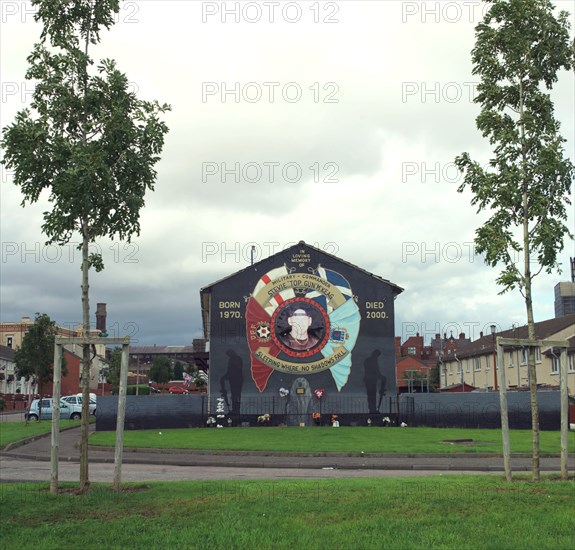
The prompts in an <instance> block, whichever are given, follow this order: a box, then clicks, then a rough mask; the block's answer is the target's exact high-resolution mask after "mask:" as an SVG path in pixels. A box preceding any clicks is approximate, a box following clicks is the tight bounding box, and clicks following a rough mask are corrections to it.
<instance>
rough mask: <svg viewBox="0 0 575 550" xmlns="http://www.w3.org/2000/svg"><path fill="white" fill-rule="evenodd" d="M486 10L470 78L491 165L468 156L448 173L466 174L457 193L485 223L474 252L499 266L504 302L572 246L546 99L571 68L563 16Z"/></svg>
mask: <svg viewBox="0 0 575 550" xmlns="http://www.w3.org/2000/svg"><path fill="white" fill-rule="evenodd" d="M488 3H489V4H491V6H490V9H489V10H488V12H487V13H486V15H485V17H484V20H483V21H482V22H481V23H480V24H479V25H477V27H476V29H475V30H476V44H475V48H474V49H473V51H472V60H473V63H474V67H473V74H476V75H479V76H480V77H481V82H480V84H479V85H478V88H477V90H478V94H477V97H476V100H475V101H476V102H477V103H479V104H480V105H481V112H480V114H479V116H478V117H477V120H476V122H477V128H478V129H479V130H480V131H481V133H482V134H483V136H484V137H487V138H488V139H489V142H490V144H491V145H493V153H494V156H493V157H492V158H491V160H490V161H489V165H488V166H487V167H482V166H480V165H479V164H478V163H477V162H475V161H473V160H472V159H471V158H470V156H469V154H468V153H462V154H461V155H460V156H458V157H457V158H456V159H455V163H456V166H457V167H458V169H459V170H460V171H461V172H462V173H463V174H464V181H463V184H462V185H461V186H460V187H459V188H458V191H459V192H463V191H464V190H465V189H467V188H469V189H470V190H471V192H472V193H473V198H472V200H471V203H472V204H473V205H476V206H477V208H478V211H482V210H488V211H490V212H491V213H492V216H491V217H490V218H489V220H488V221H487V222H486V223H485V224H484V225H483V226H482V227H480V228H479V229H477V232H476V239H475V243H476V247H477V251H478V252H480V253H484V254H485V261H486V263H487V264H488V265H490V266H492V267H495V266H496V265H502V266H503V271H502V273H501V275H500V276H499V278H498V280H497V282H498V284H500V285H501V286H502V287H503V292H505V291H507V290H509V289H511V288H515V287H519V288H520V289H522V288H524V287H526V286H529V287H530V284H531V279H532V277H533V276H535V275H534V274H533V273H532V270H531V266H530V262H532V261H534V262H536V263H537V264H538V265H539V268H540V270H541V269H544V270H546V271H547V272H551V271H552V270H553V269H556V268H558V265H557V255H558V253H559V252H560V251H561V250H563V247H564V245H565V240H566V239H568V238H572V235H571V233H570V232H569V230H568V228H567V227H566V226H565V224H564V223H563V222H564V220H566V219H567V211H566V207H567V205H569V204H570V200H569V195H570V192H571V184H572V182H573V176H574V173H575V170H574V167H573V164H572V163H571V161H570V160H569V159H568V158H567V157H566V156H565V154H564V150H563V146H562V144H563V143H564V142H565V140H564V139H563V138H562V137H561V135H560V134H559V129H560V128H559V123H558V121H557V120H556V119H555V118H554V112H553V103H552V101H551V98H550V96H549V94H548V93H547V90H548V89H550V88H552V86H553V84H554V83H555V82H556V81H557V79H558V74H559V72H560V71H561V70H563V69H565V70H570V69H572V68H573V66H574V61H575V59H574V51H573V46H572V45H571V43H570V39H569V29H570V25H569V20H568V16H567V14H566V13H565V12H561V13H559V14H558V16H557V17H556V16H555V15H554V13H553V6H552V4H551V3H550V2H549V1H548V0H488ZM519 234H522V236H521V238H520V237H519ZM525 252H527V254H525ZM525 257H527V261H525ZM519 264H522V265H521V268H519V267H518V265H519Z"/></svg>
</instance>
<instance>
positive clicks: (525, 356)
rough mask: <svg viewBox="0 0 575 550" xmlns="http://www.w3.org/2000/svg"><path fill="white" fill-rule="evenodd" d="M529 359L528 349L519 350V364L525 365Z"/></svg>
mask: <svg viewBox="0 0 575 550" xmlns="http://www.w3.org/2000/svg"><path fill="white" fill-rule="evenodd" d="M528 359H529V348H521V364H522V365H527V360H528Z"/></svg>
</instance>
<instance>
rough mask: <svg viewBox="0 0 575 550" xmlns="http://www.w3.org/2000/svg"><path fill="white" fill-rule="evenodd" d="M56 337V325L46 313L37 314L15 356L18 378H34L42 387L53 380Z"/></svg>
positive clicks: (64, 372)
mask: <svg viewBox="0 0 575 550" xmlns="http://www.w3.org/2000/svg"><path fill="white" fill-rule="evenodd" d="M55 336H56V323H55V322H54V321H52V320H51V319H50V317H49V316H48V315H46V314H45V313H42V314H40V313H36V318H35V319H34V324H33V325H32V326H31V327H30V328H29V330H28V332H27V333H26V334H25V335H24V338H23V339H22V345H21V346H20V347H19V348H18V349H17V350H16V353H15V354H14V360H15V363H16V373H17V376H18V377H21V376H24V377H26V378H29V377H30V376H33V377H35V378H36V380H37V382H38V383H39V384H40V386H42V385H43V384H44V383H46V382H49V381H51V380H52V373H53V368H52V365H53V362H54V339H55ZM63 374H64V375H65V374H66V371H65V369H64V371H63Z"/></svg>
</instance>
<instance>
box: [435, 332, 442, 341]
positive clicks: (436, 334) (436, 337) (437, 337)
mask: <svg viewBox="0 0 575 550" xmlns="http://www.w3.org/2000/svg"><path fill="white" fill-rule="evenodd" d="M435 339H436V340H440V339H441V338H440V334H439V332H436V333H435Z"/></svg>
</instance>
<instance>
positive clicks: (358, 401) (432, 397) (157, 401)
mask: <svg viewBox="0 0 575 550" xmlns="http://www.w3.org/2000/svg"><path fill="white" fill-rule="evenodd" d="M538 403H539V422H540V428H541V429H542V430H559V429H560V402H559V392H556V391H551V392H538ZM508 404H509V426H510V428H512V429H530V428H531V407H530V396H529V393H528V392H510V393H508ZM117 406H118V401H117V397H116V396H110V397H108V396H105V397H98V408H97V414H96V419H97V421H96V429H97V430H98V431H108V430H115V429H116V417H117ZM218 406H219V407H220V410H218ZM313 413H319V419H317V420H314V419H313V418H312V414H313ZM264 414H269V415H270V420H269V425H272V426H279V425H286V426H298V425H301V424H304V425H305V426H311V425H313V424H315V423H318V424H319V425H330V420H331V417H332V415H334V414H336V415H337V416H338V421H339V423H340V425H341V426H366V425H368V424H371V425H374V426H378V425H379V426H382V425H384V424H383V419H384V418H385V417H388V418H389V419H390V421H391V425H399V423H401V422H406V423H407V424H408V426H429V427H444V428H447V427H456V428H500V427H501V419H500V412H499V394H498V393H495V392H492V393H449V394H439V393H435V394H434V393H429V394H427V393H426V394H410V395H405V394H401V395H399V396H397V397H387V398H385V399H383V400H382V402H381V403H379V412H378V413H370V412H369V411H368V408H367V403H366V400H365V398H354V397H342V396H334V397H328V396H325V397H324V398H322V399H321V400H316V399H315V398H312V399H311V400H307V401H304V400H300V401H298V400H297V399H286V398H280V397H279V396H274V397H265V396H254V397H244V398H242V401H241V405H240V406H239V410H233V409H232V407H231V404H230V403H229V402H226V401H218V398H215V397H211V398H210V397H208V396H207V395H157V396H135V395H129V396H127V397H126V420H125V428H126V429H127V430H141V429H156V428H191V427H205V426H210V425H213V426H215V425H217V424H220V425H222V426H257V425H258V424H259V423H258V417H259V416H262V415H264ZM210 418H212V419H213V420H214V423H213V424H212V423H210V422H208V419H210ZM266 424H267V423H266Z"/></svg>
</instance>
